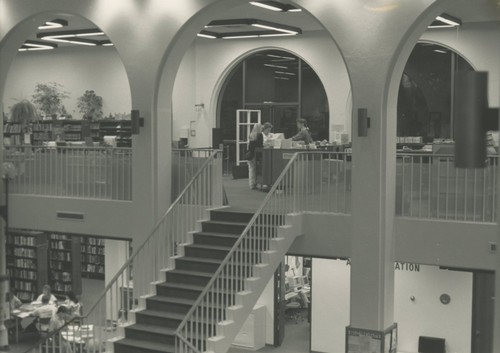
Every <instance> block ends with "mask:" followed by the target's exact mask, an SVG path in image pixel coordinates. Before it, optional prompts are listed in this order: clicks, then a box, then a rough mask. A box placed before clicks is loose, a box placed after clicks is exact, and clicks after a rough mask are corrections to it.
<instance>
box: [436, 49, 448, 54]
mask: <svg viewBox="0 0 500 353" xmlns="http://www.w3.org/2000/svg"><path fill="white" fill-rule="evenodd" d="M434 52H436V53H440V54H446V53H447V51H446V50H441V49H434Z"/></svg>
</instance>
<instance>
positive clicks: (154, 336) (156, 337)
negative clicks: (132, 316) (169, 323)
mask: <svg viewBox="0 0 500 353" xmlns="http://www.w3.org/2000/svg"><path fill="white" fill-rule="evenodd" d="M175 329H176V327H175V328H169V327H163V326H157V325H149V324H143V323H136V324H134V325H132V326H128V327H126V328H125V337H127V338H131V339H139V340H145V341H150V342H157V343H166V344H171V345H175Z"/></svg>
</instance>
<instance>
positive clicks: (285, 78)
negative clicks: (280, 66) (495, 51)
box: [274, 76, 290, 81]
mask: <svg viewBox="0 0 500 353" xmlns="http://www.w3.org/2000/svg"><path fill="white" fill-rule="evenodd" d="M274 78H275V79H276V80H286V81H289V80H290V79H289V78H288V77H281V76H274Z"/></svg>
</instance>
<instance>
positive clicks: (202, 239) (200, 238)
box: [193, 232, 240, 247]
mask: <svg viewBox="0 0 500 353" xmlns="http://www.w3.org/2000/svg"><path fill="white" fill-rule="evenodd" d="M239 237H240V234H221V233H215V232H196V233H194V234H193V240H194V244H204V245H214V246H218V245H220V246H231V247H232V246H233V245H234V243H236V241H237V240H238V238H239Z"/></svg>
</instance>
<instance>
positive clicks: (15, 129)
mask: <svg viewBox="0 0 500 353" xmlns="http://www.w3.org/2000/svg"><path fill="white" fill-rule="evenodd" d="M28 127H29V129H28V130H31V143H32V144H33V145H43V144H44V143H46V142H49V141H61V142H62V141H66V142H75V141H85V140H86V138H88V137H90V138H91V140H92V141H93V142H99V143H102V142H104V136H117V147H131V146H132V122H131V121H130V120H113V119H107V120H99V121H88V120H38V121H34V122H32V123H31V124H29V125H28ZM23 135H24V133H23V125H22V124H21V123H12V122H6V123H5V124H4V139H5V140H6V145H7V144H10V145H13V146H16V145H17V146H18V145H22V144H24V136H23Z"/></svg>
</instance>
